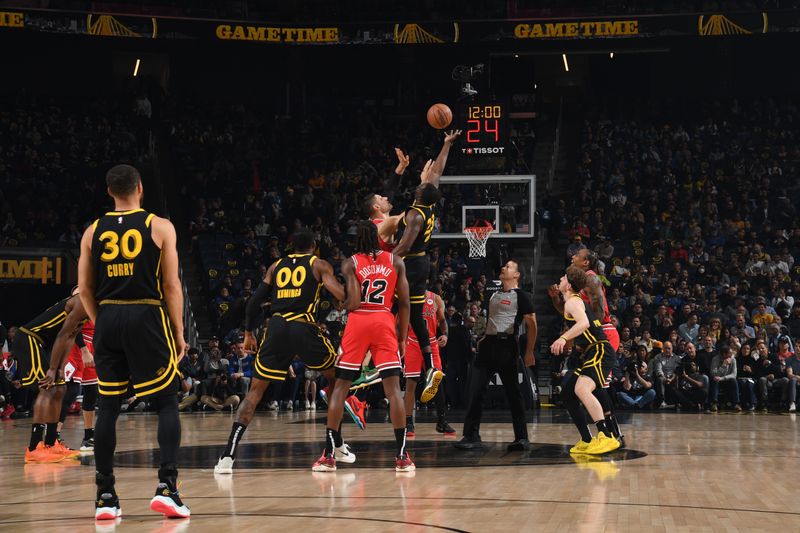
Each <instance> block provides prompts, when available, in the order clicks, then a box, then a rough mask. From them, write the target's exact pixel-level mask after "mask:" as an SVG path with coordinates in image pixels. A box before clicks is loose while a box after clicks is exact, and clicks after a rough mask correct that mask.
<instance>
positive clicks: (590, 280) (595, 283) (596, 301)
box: [585, 276, 606, 318]
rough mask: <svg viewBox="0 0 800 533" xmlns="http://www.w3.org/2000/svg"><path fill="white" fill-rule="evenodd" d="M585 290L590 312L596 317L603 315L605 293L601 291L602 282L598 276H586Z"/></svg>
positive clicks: (604, 312)
mask: <svg viewBox="0 0 800 533" xmlns="http://www.w3.org/2000/svg"><path fill="white" fill-rule="evenodd" d="M585 290H586V292H587V293H588V295H589V302H590V306H591V308H592V312H593V313H594V315H595V316H597V317H601V318H602V317H604V316H605V314H606V295H605V292H604V291H603V282H602V281H600V276H587V278H586V289H585Z"/></svg>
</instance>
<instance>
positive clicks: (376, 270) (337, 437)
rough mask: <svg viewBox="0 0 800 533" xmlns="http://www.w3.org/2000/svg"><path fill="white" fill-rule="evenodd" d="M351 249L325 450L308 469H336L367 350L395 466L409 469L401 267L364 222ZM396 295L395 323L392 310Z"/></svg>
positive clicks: (404, 293) (404, 292)
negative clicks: (347, 406) (349, 401)
mask: <svg viewBox="0 0 800 533" xmlns="http://www.w3.org/2000/svg"><path fill="white" fill-rule="evenodd" d="M355 251H356V254H355V255H353V256H352V257H349V258H347V259H345V260H344V261H343V262H342V274H343V275H344V277H345V279H346V281H347V309H348V311H350V315H349V317H348V320H347V325H346V326H345V329H344V335H343V337H342V345H341V356H340V357H339V359H338V361H337V362H336V378H337V379H336V383H335V385H334V386H333V390H332V392H331V394H330V397H329V399H328V426H327V428H326V429H325V449H324V451H323V452H322V456H321V457H320V458H319V459H318V460H317V462H316V463H314V466H313V467H312V470H313V471H314V472H334V471H336V457H335V454H334V450H335V449H336V443H337V442H340V441H341V434H340V433H339V427H340V424H341V421H342V414H343V407H344V401H345V397H346V396H347V394H348V390H349V388H350V384H351V383H352V382H353V380H354V379H355V378H356V377H358V375H359V372H360V370H361V365H362V363H363V361H364V357H365V356H366V354H367V351H370V352H371V353H372V361H373V362H374V363H375V367H376V368H377V369H378V370H379V371H380V373H381V378H382V382H383V390H384V392H385V393H386V398H387V399H388V400H389V416H390V418H391V420H392V426H393V427H394V436H395V442H396V445H397V446H396V458H395V470H397V471H398V472H408V471H411V470H414V468H415V467H414V463H413V462H412V461H411V457H410V456H409V455H408V453H407V452H406V449H405V447H406V420H405V408H404V406H403V398H402V393H401V392H400V374H401V371H402V365H401V363H400V355H402V353H403V352H404V351H405V343H406V335H407V332H408V314H409V301H408V300H409V296H408V282H407V281H406V276H405V265H404V264H403V261H402V260H401V259H400V258H399V257H397V256H395V255H393V254H391V253H388V252H384V251H382V250H381V249H380V246H379V244H378V232H377V229H376V228H375V225H374V224H373V223H372V222H369V221H363V222H361V223H359V225H358V232H357V240H356V246H355ZM395 295H396V296H397V306H398V313H397V316H398V318H397V323H396V322H395V317H394V315H393V314H392V303H393V300H394V297H395ZM426 333H427V332H426ZM426 338H427V335H426ZM398 354H400V355H398Z"/></svg>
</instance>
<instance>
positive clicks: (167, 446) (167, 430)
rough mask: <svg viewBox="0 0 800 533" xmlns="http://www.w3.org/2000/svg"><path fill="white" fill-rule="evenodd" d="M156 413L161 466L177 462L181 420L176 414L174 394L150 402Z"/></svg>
mask: <svg viewBox="0 0 800 533" xmlns="http://www.w3.org/2000/svg"><path fill="white" fill-rule="evenodd" d="M151 405H153V406H154V407H155V408H156V411H158V446H159V448H160V449H161V461H162V463H161V464H175V463H177V462H178V448H179V447H180V445H181V418H180V415H179V414H178V397H177V396H176V395H174V394H170V395H167V396H160V397H157V398H153V399H152V400H151Z"/></svg>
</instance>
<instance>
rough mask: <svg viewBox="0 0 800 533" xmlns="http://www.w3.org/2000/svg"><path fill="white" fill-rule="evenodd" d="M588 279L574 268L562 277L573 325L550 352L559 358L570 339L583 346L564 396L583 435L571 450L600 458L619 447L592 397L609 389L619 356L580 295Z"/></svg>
mask: <svg viewBox="0 0 800 533" xmlns="http://www.w3.org/2000/svg"><path fill="white" fill-rule="evenodd" d="M587 278H588V276H587V275H586V273H585V272H584V271H583V270H582V269H580V268H579V267H577V266H574V265H572V266H570V267H569V268H567V273H566V274H565V275H564V276H562V277H561V280H560V282H559V284H558V290H559V292H560V293H561V294H562V295H563V296H564V319H565V320H567V322H570V323H574V324H573V325H572V327H570V328H569V329H568V330H567V331H566V332H565V333H564V334H563V335H562V336H561V337H559V338H558V339H556V341H555V342H553V344H552V345H551V346H550V351H551V352H553V353H554V354H556V355H560V354H561V352H562V351H563V350H564V346H565V345H566V344H567V342H569V341H571V340H574V342H575V344H577V345H579V346H581V347H583V360H582V364H581V366H580V367H579V368H577V369H576V370H575V371H574V373H573V375H571V376H570V377H569V379H568V380H567V384H566V385H565V386H564V392H563V393H562V394H563V396H564V403H565V404H566V407H567V411H568V412H569V414H570V416H571V417H572V419H573V421H574V422H575V425H576V426H577V427H578V430H579V431H580V433H581V440H580V441H578V443H577V444H576V445H575V446H573V447H572V448H571V449H570V453H586V454H592V455H599V454H603V453H607V452H610V451H613V450H616V449H617V448H619V445H620V443H619V441H618V440H617V439H616V438H615V437H614V436H613V435H612V432H611V428H610V426H609V424H608V422H607V420H606V418H605V415H604V413H603V407H602V406H601V405H600V402H599V401H598V399H597V398H596V397H595V396H594V395H593V394H592V392H593V391H594V390H595V389H600V388H605V387H607V386H608V379H609V377H610V375H611V368H612V366H613V364H614V361H615V360H616V353H615V352H614V348H612V346H611V343H610V342H609V341H608V339H607V338H606V335H605V332H604V328H603V327H602V324H601V322H600V320H598V319H597V318H595V315H594V311H593V310H592V309H591V307H589V304H587V303H586V302H584V301H583V300H582V299H581V296H580V294H578V293H579V292H580V290H581V289H583V288H584V287H585V286H586V283H587ZM578 401H580V402H581V403H582V404H583V406H584V407H585V408H586V410H587V411H588V412H589V415H590V416H591V417H592V420H593V421H594V422H595V424H596V425H597V431H598V433H597V435H596V436H595V437H594V438H592V435H591V433H590V432H589V428H588V427H587V426H586V419H585V417H584V415H583V410H582V409H581V407H580V405H578Z"/></svg>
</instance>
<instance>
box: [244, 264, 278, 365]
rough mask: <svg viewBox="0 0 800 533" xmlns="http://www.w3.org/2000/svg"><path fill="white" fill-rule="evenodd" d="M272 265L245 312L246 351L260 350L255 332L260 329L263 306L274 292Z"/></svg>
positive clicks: (273, 267)
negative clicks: (259, 321) (259, 323)
mask: <svg viewBox="0 0 800 533" xmlns="http://www.w3.org/2000/svg"><path fill="white" fill-rule="evenodd" d="M277 264H278V261H275V262H274V263H272V264H271V265H270V266H269V268H268V269H267V273H266V274H264V279H263V280H261V283H259V284H258V287H256V290H255V292H253V294H252V295H250V299H249V300H247V305H246V306H245V310H244V348H245V350H251V351H255V350H257V349H258V343H257V342H256V337H255V335H253V331H255V329H256V328H257V327H258V320H259V319H260V318H261V304H263V303H264V302H265V301H267V297H268V296H269V295H270V293H271V292H272V276H273V274H274V272H275V265H277Z"/></svg>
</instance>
